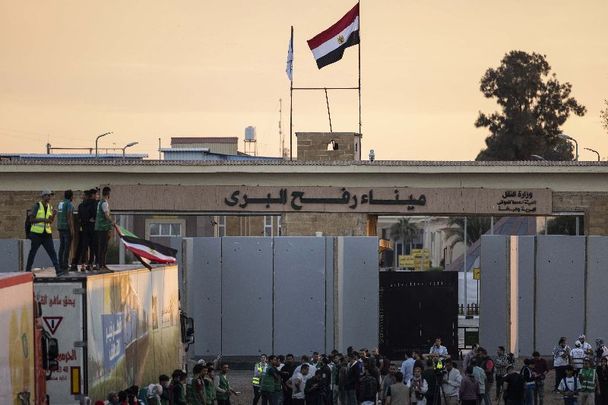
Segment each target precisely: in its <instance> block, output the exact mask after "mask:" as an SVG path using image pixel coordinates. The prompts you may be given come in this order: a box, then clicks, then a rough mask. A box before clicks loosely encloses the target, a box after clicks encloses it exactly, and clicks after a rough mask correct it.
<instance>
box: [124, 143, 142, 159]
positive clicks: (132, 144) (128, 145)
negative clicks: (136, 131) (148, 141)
mask: <svg viewBox="0 0 608 405" xmlns="http://www.w3.org/2000/svg"><path fill="white" fill-rule="evenodd" d="M138 143H139V142H131V143H128V144H126V145H125V147H124V148H122V158H123V159H124V158H125V157H126V152H125V150H126V149H127V148H130V147H131V146H135V145H137V144H138Z"/></svg>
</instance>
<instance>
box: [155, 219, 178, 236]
mask: <svg viewBox="0 0 608 405" xmlns="http://www.w3.org/2000/svg"><path fill="white" fill-rule="evenodd" d="M148 229H149V234H150V236H151V237H154V236H157V237H158V236H164V237H167V236H182V224H181V223H179V222H178V223H173V222H150V224H149V228H148Z"/></svg>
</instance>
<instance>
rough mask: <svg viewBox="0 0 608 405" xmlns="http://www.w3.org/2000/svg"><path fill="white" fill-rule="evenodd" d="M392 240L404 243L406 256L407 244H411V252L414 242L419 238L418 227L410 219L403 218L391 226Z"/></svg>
mask: <svg viewBox="0 0 608 405" xmlns="http://www.w3.org/2000/svg"><path fill="white" fill-rule="evenodd" d="M390 233H391V238H392V239H394V240H398V241H401V243H403V254H405V244H406V243H409V245H410V251H411V250H412V242H413V241H414V239H415V238H416V237H417V236H418V226H417V225H416V224H414V223H413V222H411V221H410V219H409V218H401V219H400V220H399V221H397V222H396V223H394V224H393V225H392V226H391V232H390Z"/></svg>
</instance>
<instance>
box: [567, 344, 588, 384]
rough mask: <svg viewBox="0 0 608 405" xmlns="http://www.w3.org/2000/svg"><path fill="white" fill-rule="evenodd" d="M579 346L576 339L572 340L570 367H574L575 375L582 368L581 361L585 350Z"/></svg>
mask: <svg viewBox="0 0 608 405" xmlns="http://www.w3.org/2000/svg"><path fill="white" fill-rule="evenodd" d="M581 346H582V345H581V342H579V341H578V340H577V341H576V342H574V349H572V350H571V351H570V359H571V363H572V367H574V375H575V376H577V375H578V373H579V372H580V371H581V369H582V368H583V361H584V360H585V356H586V354H585V351H584V350H583V348H582V347H581Z"/></svg>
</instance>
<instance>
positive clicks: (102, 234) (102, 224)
mask: <svg viewBox="0 0 608 405" xmlns="http://www.w3.org/2000/svg"><path fill="white" fill-rule="evenodd" d="M111 191H112V190H111V189H110V187H108V186H106V187H104V188H103V190H102V191H101V201H99V204H97V216H96V218H95V234H96V235H97V270H106V271H107V270H110V269H108V266H106V255H107V253H108V242H109V241H110V238H111V237H112V227H113V226H114V220H113V219H112V217H111V216H110V205H109V204H108V201H109V200H110V192H111Z"/></svg>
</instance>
